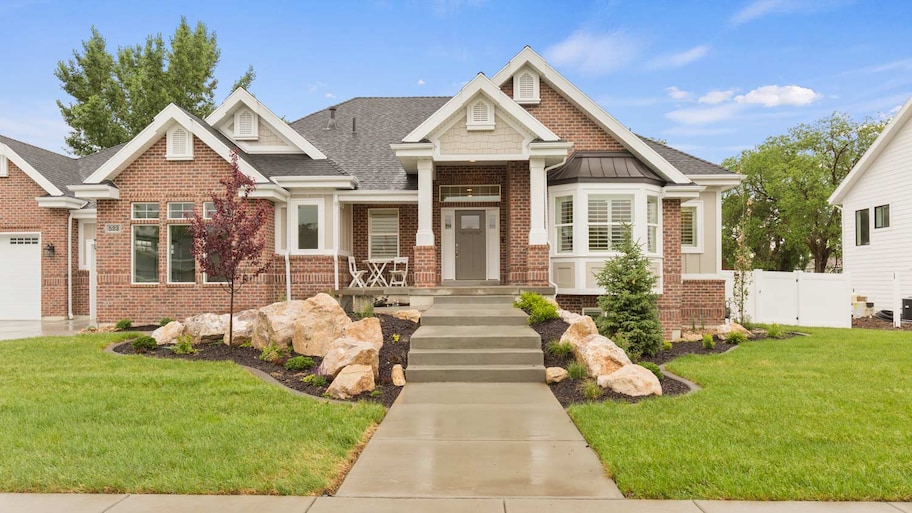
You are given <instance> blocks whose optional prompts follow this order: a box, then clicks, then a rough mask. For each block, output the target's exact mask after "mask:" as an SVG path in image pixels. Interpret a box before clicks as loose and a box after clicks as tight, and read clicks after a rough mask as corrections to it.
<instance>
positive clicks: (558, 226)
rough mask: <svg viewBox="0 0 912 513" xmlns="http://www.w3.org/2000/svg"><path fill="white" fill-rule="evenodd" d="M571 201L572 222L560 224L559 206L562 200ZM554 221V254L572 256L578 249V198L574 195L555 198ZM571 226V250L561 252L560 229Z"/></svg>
mask: <svg viewBox="0 0 912 513" xmlns="http://www.w3.org/2000/svg"><path fill="white" fill-rule="evenodd" d="M566 199H569V200H570V217H571V221H570V222H569V223H559V222H558V216H559V215H560V207H559V204H560V202H561V200H566ZM552 219H554V252H555V253H557V254H559V255H572V254H573V253H574V252H575V251H576V247H577V237H576V226H575V223H576V219H577V217H576V197H575V196H574V195H573V194H563V195H561V196H555V197H554V213H553V215H552ZM565 226H569V227H570V250H569V251H567V250H564V251H561V232H560V229H561V228H563V227H565Z"/></svg>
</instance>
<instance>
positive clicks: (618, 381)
mask: <svg viewBox="0 0 912 513" xmlns="http://www.w3.org/2000/svg"><path fill="white" fill-rule="evenodd" d="M598 384H599V386H600V387H602V388H610V389H611V390H613V391H615V392H617V393H619V394H624V395H629V396H631V397H640V396H644V395H652V394H655V395H662V384H661V383H659V378H657V377H656V376H655V374H653V373H652V371H650V370H649V369H647V368H646V367H643V366H640V365H627V366H625V367H622V368H620V369H619V370H616V371H614V372H612V373H611V374H608V375H604V376H599V377H598Z"/></svg>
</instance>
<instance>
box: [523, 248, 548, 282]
mask: <svg viewBox="0 0 912 513" xmlns="http://www.w3.org/2000/svg"><path fill="white" fill-rule="evenodd" d="M526 261H527V266H528V269H529V271H528V276H527V278H526V284H527V285H531V286H535V287H547V286H548V283H549V282H548V245H547V244H534V245H533V244H530V245H529V250H528V252H527V253H526Z"/></svg>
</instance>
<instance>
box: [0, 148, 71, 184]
mask: <svg viewBox="0 0 912 513" xmlns="http://www.w3.org/2000/svg"><path fill="white" fill-rule="evenodd" d="M0 154H2V155H3V156H5V157H6V158H7V160H8V161H9V162H12V163H13V164H16V167H18V168H19V169H20V170H22V172H23V173H25V174H26V176H28V177H29V178H31V179H32V181H33V182H35V183H37V184H38V185H39V186H40V187H41V188H42V189H44V190H45V192H47V193H48V194H50V195H51V196H63V191H61V190H60V189H58V188H57V187H56V186H55V185H54V184H52V183H51V181H50V180H48V179H47V178H45V177H44V175H42V174H41V173H39V172H38V170H37V169H35V168H34V167H32V165H31V164H29V163H28V162H27V161H26V160H25V159H24V158H22V157H21V156H19V154H18V153H16V152H15V151H13V149H12V148H10V147H9V146H7V145H6V144H3V143H2V142H0ZM7 165H9V164H7Z"/></svg>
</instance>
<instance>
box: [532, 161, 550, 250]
mask: <svg viewBox="0 0 912 513" xmlns="http://www.w3.org/2000/svg"><path fill="white" fill-rule="evenodd" d="M547 188H548V179H547V175H546V174H545V159H542V158H530V159H529V218H530V219H529V244H530V245H542V244H547V243H548V231H547V230H546V229H545V212H547V210H548V209H547V208H546V207H547V204H546V203H547V194H546V191H547Z"/></svg>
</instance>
